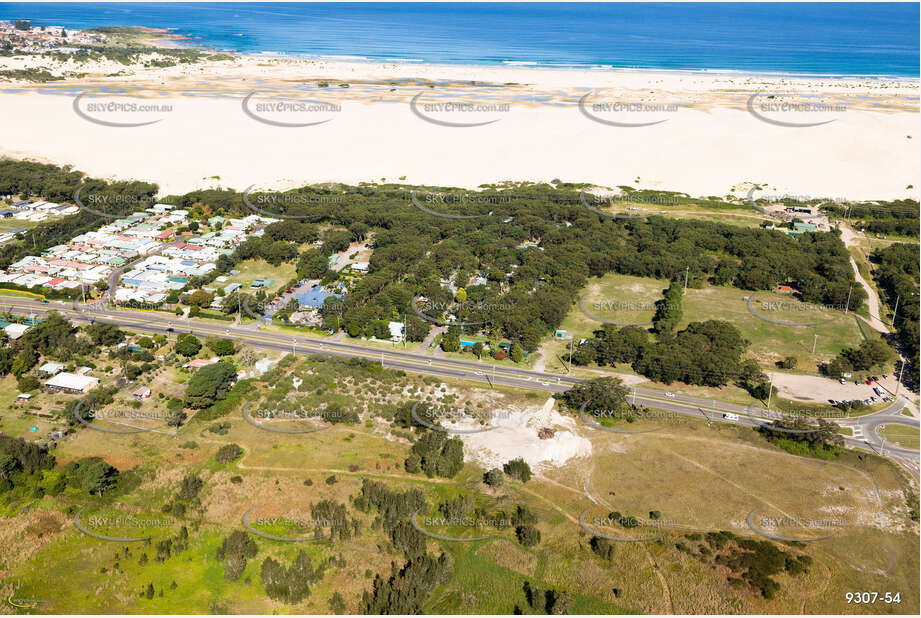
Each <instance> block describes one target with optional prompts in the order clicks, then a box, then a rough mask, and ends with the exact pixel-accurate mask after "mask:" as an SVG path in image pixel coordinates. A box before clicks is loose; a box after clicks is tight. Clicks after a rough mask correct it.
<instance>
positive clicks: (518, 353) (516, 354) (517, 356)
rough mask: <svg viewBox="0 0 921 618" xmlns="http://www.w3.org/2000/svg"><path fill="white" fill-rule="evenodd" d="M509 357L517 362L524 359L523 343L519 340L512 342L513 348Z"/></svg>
mask: <svg viewBox="0 0 921 618" xmlns="http://www.w3.org/2000/svg"><path fill="white" fill-rule="evenodd" d="M509 357H510V358H511V359H512V361H513V362H515V363H520V362H521V361H522V360H524V352H523V351H522V350H521V344H519V343H518V342H517V341H516V342H515V343H513V344H512V349H511V351H510V352H509Z"/></svg>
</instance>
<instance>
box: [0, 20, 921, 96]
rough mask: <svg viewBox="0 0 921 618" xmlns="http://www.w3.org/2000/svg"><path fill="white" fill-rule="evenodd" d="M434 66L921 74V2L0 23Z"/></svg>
mask: <svg viewBox="0 0 921 618" xmlns="http://www.w3.org/2000/svg"><path fill="white" fill-rule="evenodd" d="M19 18H22V19H31V20H32V21H33V22H34V23H35V24H46V25H62V26H66V27H70V28H88V27H94V26H147V27H155V28H172V29H175V31H176V32H177V33H179V34H183V35H185V36H188V37H189V38H190V43H192V44H196V45H201V46H205V47H209V48H215V49H224V50H235V51H237V52H240V53H278V54H293V55H309V56H323V57H343V58H353V59H368V60H397V61H416V62H433V63H456V64H481V63H510V64H523V65H532V64H533V65H536V66H571V67H612V68H620V69H631V68H634V69H668V70H710V71H720V72H722V71H740V72H745V73H786V74H821V75H847V76H900V77H913V78H918V76H919V70H921V69H919V7H918V4H917V3H786V4H776V3H656V4H649V3H611V4H597V3H591V4H569V3H481V4H473V3H431V4H429V3H425V4H423V3H389V2H388V3H366V4H357V3H316V4H315V3H303V4H302V3H290V4H289V3H259V2H245V3H72V4H71V3H36V4H29V3H21V2H13V3H0V20H11V19H19Z"/></svg>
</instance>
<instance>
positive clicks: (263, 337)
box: [2, 299, 918, 478]
mask: <svg viewBox="0 0 921 618" xmlns="http://www.w3.org/2000/svg"><path fill="white" fill-rule="evenodd" d="M2 308H3V309H7V308H9V310H11V311H19V312H23V311H25V312H29V313H34V314H38V315H43V314H44V313H45V312H46V311H48V310H56V311H59V312H61V313H62V314H64V315H66V316H67V317H69V318H71V319H73V320H75V321H85V322H93V321H104V322H111V323H113V324H118V325H119V326H124V327H126V328H129V329H135V330H143V331H148V332H161V333H167V332H175V333H192V334H194V335H196V336H199V337H214V336H218V337H230V338H232V339H234V340H236V341H241V342H245V343H247V344H248V345H251V346H252V347H254V348H259V349H266V350H278V351H290V352H293V353H295V354H296V353H298V352H301V353H320V354H326V355H329V356H337V357H344V358H354V357H359V358H366V359H369V360H378V361H381V362H382V363H383V364H384V365H385V366H386V367H387V368H388V369H402V370H404V371H409V372H415V373H422V374H427V375H432V376H439V377H446V378H456V379H461V380H468V381H473V382H483V383H485V384H487V385H490V386H492V385H501V386H510V387H515V388H524V389H531V390H542V391H549V392H554V393H559V392H563V391H566V390H568V389H569V388H571V387H572V386H573V385H574V384H578V383H579V382H582V381H583V379H581V378H574V377H570V376H565V375H558V374H551V373H546V372H541V371H533V370H530V369H519V368H516V367H505V366H497V365H489V364H486V363H478V362H476V361H466V360H460V359H449V358H431V357H428V356H425V355H422V354H417V353H414V352H406V351H402V350H399V349H392V350H387V349H376V348H369V347H366V346H362V345H358V344H353V343H343V342H338V341H329V340H324V339H314V338H311V337H306V336H303V335H300V334H298V335H295V334H291V335H288V334H283V333H275V332H268V331H265V330H260V329H258V328H257V327H256V325H254V324H251V325H247V326H236V325H233V324H230V323H228V324H227V325H226V326H225V325H217V324H210V323H205V322H200V321H197V320H189V319H186V318H180V317H177V316H170V315H168V314H165V313H163V312H152V311H141V310H131V309H118V310H115V309H111V308H105V307H102V306H101V305H99V304H94V305H80V304H79V303H76V304H75V305H71V304H69V303H63V302H56V301H52V302H51V303H50V304H41V303H40V302H39V301H32V300H20V299H11V300H8V301H7V300H4V301H3V302H2ZM629 398H630V401H631V402H635V403H636V404H637V405H641V406H646V407H649V408H654V409H657V410H664V411H666V412H673V413H676V414H682V415H686V416H694V417H704V418H706V419H707V420H709V421H714V420H719V421H720V422H732V423H735V424H739V425H744V426H749V427H755V426H758V425H761V424H764V423H765V422H768V421H769V420H770V414H769V413H767V412H766V411H765V410H763V409H760V408H753V407H752V406H742V405H739V404H734V403H727V402H722V401H717V400H713V399H703V398H699V397H690V396H685V395H674V396H666V395H665V394H664V393H662V392H661V391H657V390H652V389H646V388H639V387H637V388H634V389H633V391H632V392H631V394H630V396H629ZM904 406H905V401H904V400H902V399H899V400H898V401H897V402H895V403H894V404H893V405H892V406H890V407H888V408H886V409H885V410H882V411H880V412H877V413H875V414H872V415H868V416H864V417H857V418H848V419H835V420H840V424H841V425H842V426H844V427H850V428H851V429H852V431H853V433H854V436H853V437H845V443H846V444H847V445H849V446H851V447H854V448H860V449H864V450H870V451H875V452H877V453H884V454H885V455H887V456H890V457H892V458H893V459H895V460H896V461H898V462H899V463H900V464H902V465H903V466H905V467H906V468H907V469H909V470H910V471H911V472H912V474H913V476H915V477H916V478H917V476H918V464H917V460H918V451H912V450H909V449H903V448H900V447H896V446H894V445H892V444H890V443H884V441H883V440H882V439H881V438H880V437H879V435H878V434H877V432H876V430H877V428H878V427H880V426H881V425H885V424H891V423H898V424H905V425H910V426H914V427H918V420H917V419H914V418H911V417H908V416H904V415H902V414H900V412H901V410H902V408H903V407H904ZM726 413H732V414H736V415H738V417H739V418H738V420H735V419H733V420H729V419H725V418H724V417H723V415H724V414H726Z"/></svg>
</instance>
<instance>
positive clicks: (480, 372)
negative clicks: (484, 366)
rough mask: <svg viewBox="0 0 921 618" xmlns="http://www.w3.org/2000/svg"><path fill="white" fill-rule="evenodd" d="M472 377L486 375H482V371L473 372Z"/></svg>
mask: <svg viewBox="0 0 921 618" xmlns="http://www.w3.org/2000/svg"><path fill="white" fill-rule="evenodd" d="M473 375H477V376H482V375H486V374H484V373H483V372H482V371H474V372H473Z"/></svg>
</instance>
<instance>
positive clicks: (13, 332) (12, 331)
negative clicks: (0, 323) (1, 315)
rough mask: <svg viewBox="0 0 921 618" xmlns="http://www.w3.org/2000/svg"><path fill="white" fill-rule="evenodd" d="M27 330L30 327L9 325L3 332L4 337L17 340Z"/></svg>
mask: <svg viewBox="0 0 921 618" xmlns="http://www.w3.org/2000/svg"><path fill="white" fill-rule="evenodd" d="M29 328H31V327H30V326H27V325H26V324H10V325H9V326H7V327H6V328H4V329H3V330H4V331H5V332H6V336H7V337H9V338H10V339H19V338H20V337H22V336H23V335H24V334H25V333H26V331H27V330H29Z"/></svg>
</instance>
